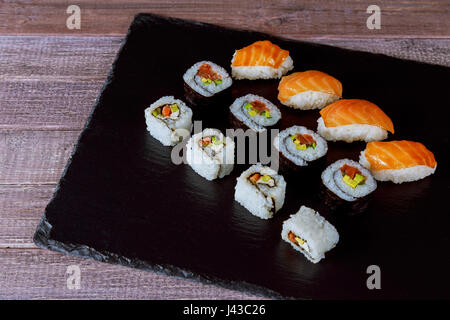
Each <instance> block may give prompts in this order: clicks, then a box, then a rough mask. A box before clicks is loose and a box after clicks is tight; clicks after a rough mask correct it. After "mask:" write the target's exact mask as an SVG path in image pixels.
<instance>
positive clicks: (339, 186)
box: [322, 159, 377, 214]
mask: <svg viewBox="0 0 450 320" xmlns="http://www.w3.org/2000/svg"><path fill="white" fill-rule="evenodd" d="M322 184H323V188H324V196H325V203H326V204H327V205H328V206H329V207H331V208H332V209H335V210H339V211H346V212H347V213H348V214H355V213H359V212H362V211H364V210H365V209H366V208H367V204H368V197H369V195H370V194H371V193H372V192H373V191H375V189H376V188H377V182H376V181H375V179H374V178H373V176H372V174H371V173H370V171H369V170H367V169H366V168H364V167H363V166H361V165H360V164H359V163H358V162H355V161H353V160H349V159H342V160H339V161H336V162H335V163H333V164H331V165H330V166H328V167H327V168H326V169H325V171H323V172H322Z"/></svg>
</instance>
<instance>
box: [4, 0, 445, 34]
mask: <svg viewBox="0 0 450 320" xmlns="http://www.w3.org/2000/svg"><path fill="white" fill-rule="evenodd" d="M1 2H2V5H1V6H0V32H1V33H4V34H26V33H53V34H60V33H65V34H102V35H105V34H109V35H123V34H125V32H126V31H127V28H128V26H129V25H130V22H131V20H132V19H133V16H134V15H135V14H136V13H139V12H151V13H155V14H161V15H166V16H172V17H177V18H184V19H191V20H197V21H202V22H208V23H215V24H219V25H222V26H229V27H234V28H241V29H248V30H256V31H263V32H268V33H272V34H274V35H278V36H283V37H289V38H296V39H299V38H312V37H343V36H345V37H353V36H363V37H371V38H373V37H416V38H417V37H426V38H431V37H449V36H450V28H449V20H450V2H449V1H446V0H441V1H433V0H422V1H414V0H405V1H395V0H390V1H387V0H379V1H377V2H376V4H377V5H379V6H380V8H381V11H382V18H381V25H382V27H381V29H380V30H369V29H368V28H367V27H366V19H367V18H368V16H369V14H367V13H366V9H367V7H368V6H369V4H372V3H368V2H367V1H361V0H347V1H345V2H338V1H331V0H327V1H315V0H302V1H294V0H283V1H270V0H258V1H240V0H207V1H201V2H199V1H193V0H171V1H162V0H153V1H143V0H127V1H126V0H97V1H92V0H79V1H76V4H77V5H78V6H80V8H81V14H82V18H81V19H82V20H81V30H69V29H68V28H67V27H66V19H67V17H68V16H69V15H68V14H66V9H67V7H68V5H69V4H71V3H68V2H67V1H65V0H47V1H45V2H43V1H38V0H30V1H20V0H9V1H5V0H3V1H1Z"/></svg>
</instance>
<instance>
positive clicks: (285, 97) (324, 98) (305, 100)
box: [278, 70, 342, 110]
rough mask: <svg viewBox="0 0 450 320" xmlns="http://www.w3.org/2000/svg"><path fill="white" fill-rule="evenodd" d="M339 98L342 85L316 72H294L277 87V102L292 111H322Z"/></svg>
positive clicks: (328, 76) (322, 73)
mask: <svg viewBox="0 0 450 320" xmlns="http://www.w3.org/2000/svg"><path fill="white" fill-rule="evenodd" d="M340 98H342V84H341V83H340V82H339V81H338V80H337V79H335V78H333V77H332V76H330V75H328V74H326V73H324V72H320V71H316V70H310V71H305V72H295V73H293V74H290V75H288V76H285V77H283V78H282V79H281V81H280V84H279V85H278V100H280V102H281V103H282V104H284V105H286V106H288V107H292V108H294V109H301V110H310V109H322V108H323V107H325V106H326V105H329V104H330V103H333V102H335V101H337V100H339V99H340Z"/></svg>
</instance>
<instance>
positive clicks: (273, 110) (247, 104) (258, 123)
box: [230, 94, 281, 132]
mask: <svg viewBox="0 0 450 320" xmlns="http://www.w3.org/2000/svg"><path fill="white" fill-rule="evenodd" d="M230 111H231V112H230V117H231V122H232V124H233V125H234V126H235V127H238V128H245V129H247V128H250V129H252V130H254V131H256V132H262V131H264V130H266V128H271V127H274V126H275V125H276V124H277V122H278V121H279V120H280V119H281V112H280V110H279V109H278V108H277V106H275V105H274V104H273V103H272V102H270V101H269V100H267V99H265V98H263V97H260V96H257V95H254V94H247V95H245V96H243V97H240V98H237V99H236V100H235V101H234V102H233V104H232V105H231V106H230Z"/></svg>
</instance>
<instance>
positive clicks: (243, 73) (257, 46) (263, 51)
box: [231, 40, 294, 80]
mask: <svg viewBox="0 0 450 320" xmlns="http://www.w3.org/2000/svg"><path fill="white" fill-rule="evenodd" d="M293 68H294V62H293V61H292V58H291V57H290V56H289V51H287V50H283V49H281V48H280V47H279V46H277V45H276V44H273V43H272V42H270V41H268V40H264V41H256V42H255V43H253V44H251V45H249V46H247V47H245V48H242V49H239V50H236V51H235V52H234V55H233V59H232V60H231V74H232V76H233V78H235V79H250V80H255V79H279V78H280V77H281V76H282V75H284V74H286V73H287V72H288V71H290V70H292V69H293Z"/></svg>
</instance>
